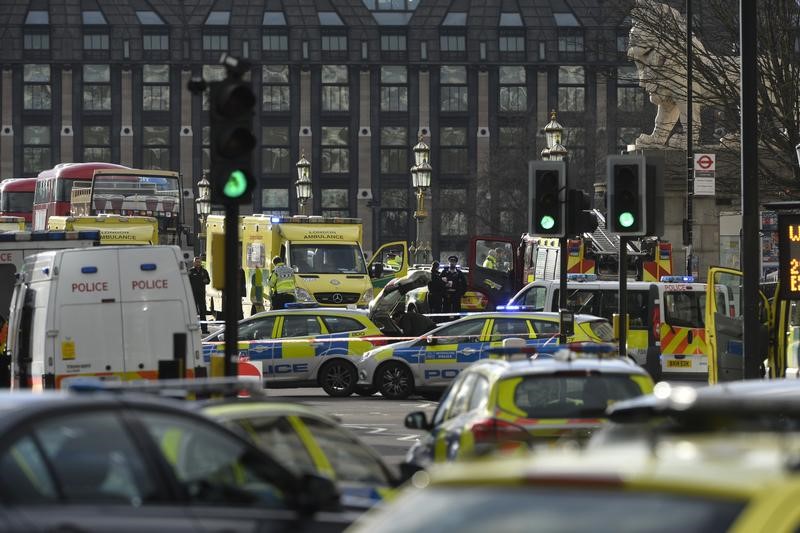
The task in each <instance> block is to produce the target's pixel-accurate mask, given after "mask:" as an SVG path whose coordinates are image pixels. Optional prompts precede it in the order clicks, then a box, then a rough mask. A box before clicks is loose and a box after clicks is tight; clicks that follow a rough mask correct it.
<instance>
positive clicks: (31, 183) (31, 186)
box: [0, 178, 36, 192]
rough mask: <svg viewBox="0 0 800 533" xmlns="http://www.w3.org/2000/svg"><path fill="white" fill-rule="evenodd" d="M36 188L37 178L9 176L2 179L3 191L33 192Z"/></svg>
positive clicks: (1, 186)
mask: <svg viewBox="0 0 800 533" xmlns="http://www.w3.org/2000/svg"><path fill="white" fill-rule="evenodd" d="M35 189H36V178H7V179H4V180H3V181H0V191H3V192H33V191H34V190H35Z"/></svg>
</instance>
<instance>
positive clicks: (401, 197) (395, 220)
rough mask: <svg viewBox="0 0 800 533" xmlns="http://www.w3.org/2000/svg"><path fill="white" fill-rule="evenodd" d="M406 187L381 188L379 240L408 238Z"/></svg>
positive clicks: (408, 216)
mask: <svg viewBox="0 0 800 533" xmlns="http://www.w3.org/2000/svg"><path fill="white" fill-rule="evenodd" d="M410 218H411V217H410V213H409V202H408V189H389V188H386V189H383V190H382V191H381V217H380V235H381V242H390V241H404V240H406V239H408V231H409V224H408V221H409V219H410Z"/></svg>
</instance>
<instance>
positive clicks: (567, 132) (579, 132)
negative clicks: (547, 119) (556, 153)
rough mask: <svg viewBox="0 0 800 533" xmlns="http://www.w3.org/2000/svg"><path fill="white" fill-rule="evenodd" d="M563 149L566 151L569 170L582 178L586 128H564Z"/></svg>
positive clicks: (584, 161)
mask: <svg viewBox="0 0 800 533" xmlns="http://www.w3.org/2000/svg"><path fill="white" fill-rule="evenodd" d="M562 143H563V144H564V148H566V149H567V152H568V157H569V161H570V168H575V169H577V171H578V174H579V175H581V176H583V174H584V167H585V165H586V128H572V127H569V128H564V139H563V141H562Z"/></svg>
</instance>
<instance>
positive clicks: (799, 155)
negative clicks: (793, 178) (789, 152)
mask: <svg viewBox="0 0 800 533" xmlns="http://www.w3.org/2000/svg"><path fill="white" fill-rule="evenodd" d="M794 150H795V152H797V164H798V165H800V144H798V145H797V146H795V147H794Z"/></svg>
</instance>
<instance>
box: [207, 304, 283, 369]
mask: <svg viewBox="0 0 800 533" xmlns="http://www.w3.org/2000/svg"><path fill="white" fill-rule="evenodd" d="M277 318H278V317H277V316H275V315H270V316H261V317H258V318H253V319H250V320H246V321H243V322H241V323H240V324H239V346H240V351H244V352H245V353H246V354H247V357H248V359H249V360H250V361H264V365H263V366H264V367H267V366H269V365H270V363H271V361H272V359H273V358H274V357H275V352H278V350H277V342H276V341H275V337H276V336H277V331H276V325H277ZM221 346H222V349H223V350H224V346H225V345H224V343H223V344H222V345H221Z"/></svg>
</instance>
